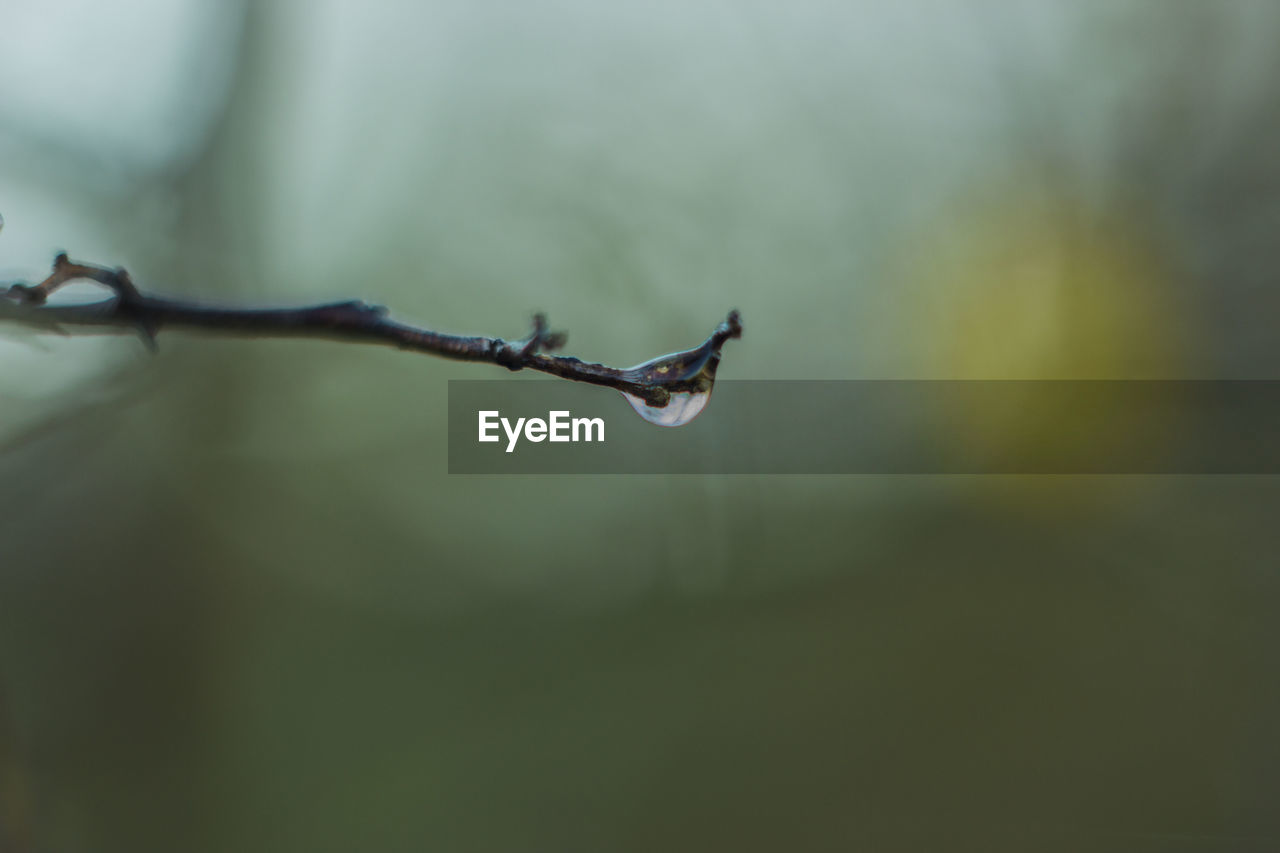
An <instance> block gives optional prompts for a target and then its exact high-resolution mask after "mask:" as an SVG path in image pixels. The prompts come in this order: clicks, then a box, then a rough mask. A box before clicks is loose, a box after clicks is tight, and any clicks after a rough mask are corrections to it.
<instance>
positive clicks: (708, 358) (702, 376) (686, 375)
mask: <svg viewBox="0 0 1280 853" xmlns="http://www.w3.org/2000/svg"><path fill="white" fill-rule="evenodd" d="M741 334H742V326H741V322H740V320H739V318H738V314H737V312H736V311H735V312H734V313H732V314H730V315H729V319H728V320H727V321H726V322H724V323H721V324H720V326H719V327H718V328H717V329H716V330H715V332H714V333H712V335H711V337H709V338H707V340H706V342H705V343H704V344H703V345H702V346H700V347H698V348H697V349H691V350H686V351H685V352H673V353H671V354H670V355H663V356H659V357H658V358H655V359H653V360H652V361H646V362H645V363H644V364H637V365H636V366H635V367H632V368H631V369H629V370H627V371H624V372H625V374H626V378H627V379H628V380H629V381H630V382H634V383H635V384H636V385H639V386H642V387H643V388H644V389H645V390H646V391H647V392H648V393H647V394H646V395H645V396H643V397H642V396H640V395H639V394H630V393H627V392H626V391H623V392H622V396H623V397H626V398H627V402H628V403H630V404H631V408H633V409H635V410H636V413H637V414H639V415H640V417H642V418H644V419H645V420H646V421H648V422H649V423H651V424H657V425H658V426H664V427H678V426H684V425H685V424H687V423H689V421H691V420H693V419H694V418H696V417H697V416H698V415H699V414H701V413H702V410H703V409H705V408H706V407H707V402H708V401H709V400H710V399H711V389H712V386H713V385H714V384H715V379H716V368H717V367H719V365H720V348H721V347H722V346H723V345H724V342H725V341H726V340H728V339H729V338H736V337H738V336H739V335H741Z"/></svg>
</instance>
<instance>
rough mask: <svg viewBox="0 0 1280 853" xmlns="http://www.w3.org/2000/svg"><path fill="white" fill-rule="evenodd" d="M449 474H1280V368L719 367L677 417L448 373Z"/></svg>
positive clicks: (618, 399)
mask: <svg viewBox="0 0 1280 853" xmlns="http://www.w3.org/2000/svg"><path fill="white" fill-rule="evenodd" d="M482 436H483V437H484V439H485V440H483V441H482V440H481V437H482ZM449 472H450V473H452V474H515V473H518V474H1277V473H1280V381H1271V380H1266V381H1256V380H1241V381H1223V380H1211V381H722V382H718V383H716V386H715V390H714V392H713V394H712V396H711V399H710V401H709V403H708V405H707V406H706V408H705V410H704V411H702V413H701V414H700V415H699V416H698V417H697V418H695V419H694V420H692V421H691V422H689V423H687V424H685V425H684V426H680V427H663V426H657V425H654V424H652V423H649V422H647V421H646V420H644V419H643V418H641V416H640V415H639V414H637V413H636V412H635V411H634V410H633V408H632V406H631V405H630V404H629V403H628V402H627V401H626V400H625V399H623V397H622V396H621V395H620V394H618V393H616V392H614V391H609V390H606V389H601V388H596V387H592V386H588V385H581V384H577V383H573V382H562V381H557V380H541V379H520V380H505V381H451V382H450V383H449Z"/></svg>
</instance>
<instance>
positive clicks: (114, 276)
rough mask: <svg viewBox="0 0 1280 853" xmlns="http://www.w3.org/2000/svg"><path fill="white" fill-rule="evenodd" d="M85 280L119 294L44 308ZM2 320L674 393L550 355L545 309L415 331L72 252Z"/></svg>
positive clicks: (370, 311) (722, 335)
mask: <svg viewBox="0 0 1280 853" xmlns="http://www.w3.org/2000/svg"><path fill="white" fill-rule="evenodd" d="M80 280H87V281H93V282H96V283H98V284H100V285H102V286H104V287H106V288H108V289H109V290H111V291H112V292H113V296H112V297H111V298H109V299H104V300H102V301H100V302H93V303H89V304H85V305H47V304H46V300H47V299H48V297H49V295H50V294H52V293H53V292H55V291H56V290H58V289H59V288H60V287H62V286H63V285H65V284H67V283H69V282H72V281H80ZM0 320H11V321H15V322H20V323H24V324H26V325H29V326H33V327H35V328H38V329H41V330H43V331H50V332H59V333H62V334H66V333H67V327H100V328H109V329H115V330H123V331H128V330H134V331H136V332H138V333H140V334H141V335H142V336H143V338H144V340H146V341H147V343H148V344H149V345H151V346H154V344H155V336H156V335H157V334H158V333H159V332H160V331H161V330H162V329H171V328H172V329H197V330H202V331H207V332H213V333H218V334H227V335H247V336H253V337H305V338H325V339H330V340H337V341H350V342H356V343H373V344H383V345H386V346H394V347H398V348H399V349H404V350H412V351H414V352H422V353H429V354H431V355H437V356H442V357H444V358H452V359H457V360H460V361H487V362H492V363H494V364H499V365H502V366H503V367H506V368H507V369H508V370H524V369H526V368H527V369H529V370H537V371H541V372H542V373H549V374H551V375H552V376H558V377H560V378H562V379H571V380H573V381H576V382H588V383H591V384H593V385H602V386H604V387H606V388H614V389H617V390H619V391H624V392H626V393H628V394H633V395H635V396H638V397H640V398H642V399H644V400H646V401H647V402H649V403H650V404H654V405H659V406H661V405H665V403H666V400H667V396H668V394H669V391H668V390H667V389H665V388H663V387H662V386H661V385H660V384H655V383H654V381H653V375H652V371H650V370H646V369H644V366H640V367H634V368H629V369H618V368H615V367H608V366H607V365H603V364H593V363H590V362H585V361H580V360H579V359H576V358H570V357H565V356H555V355H548V354H547V353H548V352H549V351H552V350H556V349H559V348H561V347H563V346H564V344H565V341H566V340H567V335H565V334H564V333H563V332H551V331H549V330H548V326H547V320H546V317H544V316H543V315H541V314H538V315H536V316H535V317H534V325H533V330H532V331H531V332H530V334H529V335H528V336H527V337H525V338H521V339H520V340H516V341H506V340H503V339H502V338H490V337H484V336H463V335H448V334H443V333H440V332H433V331H430V330H427V329H420V328H416V327H414V326H409V325H406V324H404V323H400V322H397V321H395V320H392V319H390V318H389V317H388V316H387V309H386V308H383V307H382V306H378V305H370V304H368V303H366V302H362V301H359V300H352V301H347V302H334V303H329V304H325V305H313V306H308V307H303V308H225V307H215V306H211V305H204V304H200V303H196V302H189V301H185V300H179V299H170V298H167V297H161V296H151V295H148V294H144V293H142V292H141V291H139V290H138V288H137V287H136V286H135V285H134V284H133V281H132V280H131V279H130V277H129V274H128V273H127V272H125V271H124V270H123V269H111V268H108V267H102V266H97V265H94V264H82V263H75V262H73V261H71V260H69V259H68V258H67V256H66V255H58V257H57V258H56V259H55V260H54V263H53V272H52V273H51V274H50V275H49V277H48V278H46V279H45V280H44V281H42V282H40V283H39V284H37V285H34V286H31V285H26V284H14V285H12V286H11V287H9V288H8V290H7V291H0ZM741 335H742V322H741V318H740V317H739V315H738V312H737V311H731V312H730V313H729V316H728V318H727V319H726V320H725V321H724V322H723V323H721V324H720V325H719V326H717V327H716V329H715V331H714V332H713V333H712V334H711V337H709V338H707V340H706V341H705V342H704V343H703V344H702V345H701V346H699V347H697V348H695V349H693V350H689V351H688V352H687V353H681V354H679V355H681V356H690V357H691V356H694V355H695V354H703V355H709V354H714V355H715V357H716V358H717V359H718V357H719V351H720V347H721V346H723V344H724V342H725V341H727V340H729V339H730V338H737V337H741Z"/></svg>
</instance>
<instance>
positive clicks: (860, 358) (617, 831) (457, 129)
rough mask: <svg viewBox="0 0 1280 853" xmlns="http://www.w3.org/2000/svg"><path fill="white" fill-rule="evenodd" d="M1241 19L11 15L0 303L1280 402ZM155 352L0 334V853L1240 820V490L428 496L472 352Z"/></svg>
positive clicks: (1245, 706) (1250, 645) (1159, 8)
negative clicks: (424, 332)
mask: <svg viewBox="0 0 1280 853" xmlns="http://www.w3.org/2000/svg"><path fill="white" fill-rule="evenodd" d="M1276 44H1280V5H1277V4H1276V3H1274V2H1270V0H1256V2H1253V1H1252V0H1224V2H1218V3H1207V2H1191V0H1186V2H1182V0H1170V2H1163V0H1124V2H1120V1H1119V0H1087V1H1086V2H1076V3H1071V4H1063V3H1052V2H1049V0H1042V2H1012V0H1011V1H1010V2H1005V0H999V1H997V0H910V2H904V3H897V4H888V3H873V2H870V0H865V2H864V0H842V1H841V2H834V0H797V2H789V3H782V2H773V3H765V2H760V0H744V2H738V3H726V2H712V1H711V0H684V2H669V0H653V1H652V2H647V3H638V2H612V3H592V2H589V0H557V1H556V2H535V3H520V2H512V0H508V2H498V1H497V0H495V2H483V3H473V2H462V0H453V2H391V0H376V2H368V3H363V4H358V3H355V2H354V0H317V2H309V3H304V2H300V0H292V2H288V1H287V0H261V2H256V1H255V2H246V0H241V2H231V0H216V2H215V0H166V2H161V1H160V0H120V2H113V3H110V4H102V3H92V2H89V0H47V2H43V3H40V4H34V3H24V2H18V0H3V1H2V2H0V55H3V57H4V62H3V71H0V213H3V215H4V217H5V220H6V225H5V228H4V231H3V233H2V234H0V278H5V279H14V278H24V279H36V278H39V277H40V276H41V275H43V273H44V272H45V270H46V269H47V265H48V262H49V260H50V258H51V257H52V255H53V253H54V252H55V251H56V250H58V249H66V250H68V251H70V252H71V254H72V256H73V257H75V258H77V259H82V260H86V261H93V262H98V263H103V264H108V265H117V264H119V265H124V266H126V267H127V268H128V269H129V270H130V271H131V272H132V273H133V276H134V278H135V280H137V281H138V282H139V283H140V284H141V285H142V286H143V287H145V288H149V289H153V290H156V291H160V292H168V293H173V294H178V295H188V296H199V297H203V298H209V299H217V300H226V301H235V302H244V303H285V304H288V303H300V302H310V301H322V300H332V299H337V298H347V297H361V298H367V299H370V300H373V301H376V302H380V303H383V304H387V305H389V306H392V307H393V308H394V310H395V312H396V314H397V315H398V316H400V317H403V318H405V319H407V320H410V321H416V322H420V323H423V324H426V325H429V326H432V327H434V328H438V329H441V330H446V331H456V332H475V333H484V334H495V335H505V336H516V335H519V334H522V333H523V332H524V330H525V328H526V327H527V322H528V317H529V314H530V313H531V312H532V311H533V310H536V309H542V310H546V311H547V312H549V314H550V316H551V318H552V321H553V324H554V325H555V326H556V327H557V328H567V329H569V330H570V333H571V334H570V345H569V351H570V352H571V353H572V354H574V355H578V356H581V357H583V358H587V359H592V360H603V361H606V362H608V363H611V364H616V365H628V364H633V363H636V362H639V361H642V360H644V359H647V358H649V357H651V356H654V355H657V354H659V353H662V352H666V351H670V350H673V349H677V348H682V347H686V346H692V345H693V344H695V343H697V342H699V341H700V340H702V338H703V337H704V336H705V335H706V334H707V332H709V331H710V329H711V327H712V325H713V324H714V323H715V322H717V321H718V320H720V319H721V318H722V317H723V316H724V312H725V310H726V309H728V308H730V307H734V306H736V307H738V308H740V309H741V310H742V312H743V315H744V318H745V321H746V325H747V333H746V337H745V338H744V340H743V341H741V342H733V343H731V344H730V345H729V347H728V348H727V349H726V354H725V360H724V363H723V365H722V367H721V371H720V375H721V376H722V377H732V378H736V379H793V378H794V379H811V378H826V379H840V378H893V379H899V378H1064V377H1071V378H1175V377H1176V378H1264V377H1265V378H1275V377H1276V376H1277V372H1278V368H1280V341H1277V336H1276V331H1275V330H1276V317H1277V316H1280V313H1278V309H1280V291H1278V289H1277V287H1276V272H1275V271H1276V269H1277V268H1280V240H1277V239H1276V234H1277V232H1278V230H1280V157H1277V152H1278V151H1280V51H1277V50H1276V47H1275V46H1276ZM72 296H74V294H72ZM160 343H161V349H160V352H159V354H158V355H156V356H155V357H152V356H150V355H149V354H148V353H147V352H146V350H145V348H144V347H143V346H142V345H141V344H140V343H139V342H138V341H137V340H134V339H131V338H128V337H106V338H103V337H72V338H66V339H63V338H50V337H33V336H29V335H27V334H26V333H24V332H23V331H22V329H21V328H19V327H16V326H14V327H12V328H4V329H0V850H4V851H10V850H13V851H23V852H24V853H26V851H103V850H107V851H114V850H127V851H143V850H166V851H168V850H191V851H205V850H209V851H222V850H272V851H288V850H299V851H302V850H307V851H314V850H355V849H360V850H426V849H431V850H468V851H470V850H475V851H488V850H494V851H577V850H583V851H613V850H619V851H622V850H636V851H653V850H809V849H814V850H817V849H823V850H877V851H878V850H984V851H989V850H1059V849H1060V850H1086V849H1087V850H1101V849H1117V850H1152V851H1156V850H1159V851H1163V850H1170V851H1186V850H1215V851H1216V850H1274V849H1280V811H1278V810H1277V807H1276V803H1277V802H1280V677H1277V664H1280V636H1278V635H1280V628H1278V627H1277V625H1278V621H1277V618H1276V617H1277V614H1278V613H1280V568H1277V566H1278V565H1280V561H1277V558H1276V553H1277V546H1278V545H1280V533H1278V532H1277V525H1276V515H1277V508H1278V507H1280V483H1277V482H1276V481H1275V480H1274V479H1272V478H1265V477H1254V478H1251V477H1205V478H1190V477H1151V478H1142V477H1096V478H1090V477H1080V478H1070V477H1041V478H1037V477H972V478H966V477H950V478H946V477H937V478H930V477H831V478H821V477H814V478H801V477H758V478H757V477H719V478H717V477H701V478H699V477H656V476H654V477H645V476H637V477H611V478H573V477H559V478H557V477H551V478H532V477H525V478H493V477H474V478H467V477H449V476H447V475H446V473H445V467H446V461H445V460H446V448H445V412H444V410H443V406H444V402H445V399H446V380H448V379H449V378H484V377H486V376H488V375H492V376H493V378H505V377H506V376H507V374H506V373H505V372H502V371H500V370H498V369H497V368H493V367H490V366H485V365H471V366H468V365H458V364H453V363H449V362H445V361H441V360H436V359H430V358H423V357H415V356H411V355H406V354H401V353H397V352H395V351H392V350H383V349H378V348H371V347H355V346H344V345H339V344H333V343H324V342H300V341H243V340H226V339H213V338H201V337H198V336H184V335H180V334H165V335H163V336H162V337H161V341H160ZM494 371H498V372H496V373H495V372H494ZM601 393H606V392H603V391H602V392H601ZM618 407H619V412H620V413H626V412H627V409H626V404H625V403H624V402H623V401H622V400H621V399H619V400H618ZM715 411H716V406H715V401H714V400H713V401H712V403H711V406H710V408H709V409H708V412H707V414H706V415H705V417H714V416H715ZM620 416H622V415H621V414H620ZM796 416H797V417H805V413H803V412H798V413H797V414H796ZM1020 426H1021V425H1020V424H1019V423H1017V422H1011V423H1010V424H1009V431H1010V435H1016V434H1019V427H1020Z"/></svg>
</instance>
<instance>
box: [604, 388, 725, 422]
mask: <svg viewBox="0 0 1280 853" xmlns="http://www.w3.org/2000/svg"><path fill="white" fill-rule="evenodd" d="M622 396H624V397H626V398H627V402H628V403H630V404H631V408H633V409H635V410H636V413H637V414H638V415H640V417H642V418H644V419H645V420H646V421H648V422H649V423H651V424H657V425H658V426H665V427H678V426H684V425H685V424H687V423H688V422H689V421H691V420H693V419H694V418H696V417H697V416H698V415H699V414H700V413H701V412H702V410H703V409H705V408H706V406H707V401H708V400H710V399H711V389H710V388H708V389H707V390H705V391H699V392H696V393H694V392H689V391H681V392H678V393H675V394H672V395H671V396H670V398H669V399H668V400H667V405H666V406H664V407H662V408H658V407H657V406H650V405H649V404H648V403H646V402H645V401H644V400H641V399H640V398H639V397H636V396H634V395H632V394H628V393H626V392H625V391H624V392H623V393H622Z"/></svg>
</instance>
